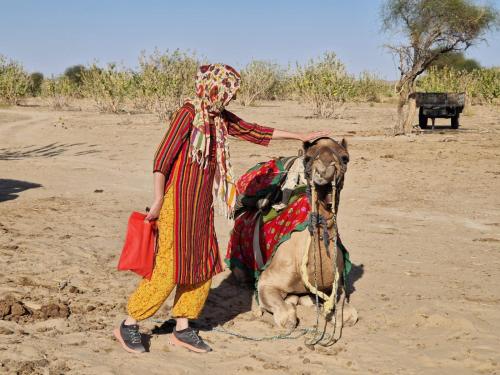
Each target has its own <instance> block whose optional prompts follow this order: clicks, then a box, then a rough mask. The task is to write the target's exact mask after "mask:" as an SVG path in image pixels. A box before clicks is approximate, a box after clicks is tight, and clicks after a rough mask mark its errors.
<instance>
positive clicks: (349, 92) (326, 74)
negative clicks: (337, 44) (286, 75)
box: [294, 52, 356, 117]
mask: <svg viewBox="0 0 500 375" xmlns="http://www.w3.org/2000/svg"><path fill="white" fill-rule="evenodd" d="M294 88H295V91H296V93H297V95H298V97H299V99H301V100H303V101H305V102H307V103H310V104H311V105H312V106H313V108H314V114H315V115H317V116H320V117H336V116H338V114H339V113H338V111H339V109H340V108H341V107H342V106H343V104H344V103H345V102H346V101H348V100H351V99H353V98H354V97H355V92H356V87H355V80H354V78H353V77H351V76H349V75H348V74H347V72H346V69H345V66H344V64H343V63H342V62H340V60H339V59H338V58H337V56H336V55H335V54H334V53H333V52H327V53H325V55H324V56H323V57H322V58H320V59H317V60H311V61H309V63H307V64H306V65H304V66H301V65H297V73H296V75H295V77H294Z"/></svg>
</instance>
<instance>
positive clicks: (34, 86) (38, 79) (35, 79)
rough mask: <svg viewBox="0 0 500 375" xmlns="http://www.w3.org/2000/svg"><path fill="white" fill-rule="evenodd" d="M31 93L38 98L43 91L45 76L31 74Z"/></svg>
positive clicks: (36, 73)
mask: <svg viewBox="0 0 500 375" xmlns="http://www.w3.org/2000/svg"><path fill="white" fill-rule="evenodd" d="M30 81H31V84H30V91H31V95H33V96H38V95H40V93H41V91H42V83H43V74H42V73H40V72H34V73H31V74H30Z"/></svg>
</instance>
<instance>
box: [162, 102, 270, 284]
mask: <svg viewBox="0 0 500 375" xmlns="http://www.w3.org/2000/svg"><path fill="white" fill-rule="evenodd" d="M194 115H195V111H194V107H193V106H192V105H191V104H185V105H184V106H182V107H181V108H180V109H179V110H178V111H177V112H176V113H175V115H174V117H173V120H172V122H171V124H170V127H169V129H168V130H167V132H166V134H165V136H164V138H163V140H162V142H161V143H160V145H159V147H158V149H157V151H156V154H155V159H154V172H161V173H163V174H164V175H165V176H166V183H165V191H167V190H168V189H174V197H175V202H174V210H175V211H174V215H175V218H174V247H175V249H174V251H175V257H174V258H175V260H174V261H175V265H174V273H175V274H174V277H175V281H176V283H178V284H190V285H192V284H197V283H200V282H203V281H206V280H208V279H210V278H211V277H213V276H214V275H215V274H217V273H219V272H221V271H222V262H221V259H220V255H219V247H218V244H217V238H216V233H215V228H214V210H213V207H212V202H213V196H212V186H213V182H214V176H215V171H216V168H217V162H216V148H215V126H213V127H211V129H210V155H209V158H208V160H209V161H208V166H207V167H206V168H205V169H203V168H200V166H199V164H197V163H193V161H192V159H191V156H190V150H189V148H190V147H189V146H190V145H189V143H190V142H189V141H190V132H191V126H192V121H193V119H194ZM221 115H222V116H224V117H225V119H226V120H227V121H228V124H229V125H228V134H229V135H232V136H235V137H238V138H241V139H244V140H247V141H249V142H252V143H256V144H259V145H263V146H267V145H268V144H269V141H270V140H271V139H272V136H273V131H274V129H273V128H269V127H266V126H261V125H256V124H250V123H247V122H245V121H243V120H242V119H240V118H239V117H238V116H236V115H235V114H233V113H231V112H229V111H224V112H222V114H221Z"/></svg>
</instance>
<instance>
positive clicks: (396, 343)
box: [0, 102, 500, 375]
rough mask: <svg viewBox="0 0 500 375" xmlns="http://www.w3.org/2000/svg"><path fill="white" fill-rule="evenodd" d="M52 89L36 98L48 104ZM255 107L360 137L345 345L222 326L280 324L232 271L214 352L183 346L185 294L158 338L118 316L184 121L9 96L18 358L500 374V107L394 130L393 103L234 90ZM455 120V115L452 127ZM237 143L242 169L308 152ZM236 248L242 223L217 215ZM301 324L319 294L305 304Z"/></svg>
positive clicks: (100, 365)
mask: <svg viewBox="0 0 500 375" xmlns="http://www.w3.org/2000/svg"><path fill="white" fill-rule="evenodd" d="M35 104H36V103H35ZM232 110H233V111H234V112H235V113H237V114H238V115H240V116H241V117H243V118H244V119H246V120H248V121H253V122H257V123H262V124H265V125H269V126H274V127H277V128H281V129H288V130H296V131H306V130H320V129H327V130H329V131H331V134H332V136H333V137H334V138H336V139H341V138H342V137H345V138H346V139H347V141H348V142H349V151H350V154H351V162H350V164H349V168H348V171H347V175H346V183H345V187H344V190H343V193H342V200H341V204H340V211H339V226H340V233H341V235H342V239H343V242H344V243H345V245H346V246H347V248H348V249H349V250H350V254H351V259H352V261H353V263H354V269H353V272H352V275H351V284H352V285H351V288H352V290H353V292H352V295H351V303H352V304H353V305H354V306H355V307H356V308H357V310H358V313H359V317H360V319H359V322H358V323H357V325H355V326H354V327H350V328H346V329H345V330H344V332H343V337H342V339H341V341H340V342H338V343H337V344H335V345H334V346H332V347H330V348H322V347H316V349H315V350H311V349H309V348H308V347H306V346H305V345H304V340H303V338H300V339H297V340H282V341H272V342H250V341H245V340H242V339H239V338H235V337H230V336H227V335H223V334H221V333H219V332H214V331H210V328H211V327H216V326H217V325H223V326H224V327H226V328H228V329H231V330H235V331H238V332H242V333H245V334H252V335H258V336H267V335H274V334H276V333H278V332H280V330H279V329H277V328H275V327H274V326H273V324H272V318H271V317H270V316H269V315H265V316H264V317H263V318H258V317H256V316H255V315H254V314H253V313H252V311H251V298H252V297H251V296H252V292H251V290H249V289H248V288H247V287H243V286H239V285H237V284H236V283H234V282H233V281H232V279H231V278H230V277H229V271H227V270H226V271H225V272H224V273H222V274H220V275H218V276H217V277H216V278H215V282H214V285H213V289H212V291H211V294H210V297H209V301H208V303H207V306H206V308H205V311H204V314H203V317H202V319H200V320H199V321H198V322H197V326H198V327H199V328H200V330H201V335H202V336H203V337H204V338H205V339H206V340H207V342H208V343H209V344H210V345H211V346H212V347H213V348H214V352H212V353H209V354H205V355H199V354H195V353H190V352H188V351H186V350H185V349H182V348H177V347H172V346H171V345H169V343H168V332H169V329H170V328H171V326H169V324H162V323H163V322H165V321H167V320H168V319H169V307H170V306H171V301H167V303H166V305H165V306H164V307H163V308H162V309H161V310H160V312H159V313H158V314H157V315H156V316H155V317H154V318H152V319H149V320H147V321H145V322H143V324H142V330H143V332H144V333H145V334H150V335H151V341H150V352H149V353H146V354H144V355H131V354H128V353H126V352H125V351H123V349H122V348H121V346H120V345H119V344H118V343H117V342H116V341H115V339H114V338H113V335H112V329H113V328H114V327H115V326H116V325H118V324H119V323H120V321H121V319H122V318H123V317H124V315H125V304H126V301H127V297H128V295H129V294H130V293H131V292H132V291H133V289H134V287H135V285H136V284H137V283H138V281H139V279H138V277H137V276H136V275H134V274H133V273H130V272H118V271H116V264H117V261H118V258H119V255H120V251H121V246H122V244H123V240H124V236H125V230H126V225H127V218H128V216H129V214H130V213H131V212H132V211H134V210H144V208H145V207H146V206H148V205H149V204H150V203H151V199H152V173H151V169H152V158H153V154H154V151H155V149H156V146H157V144H158V142H159V141H160V138H161V136H162V135H163V132H164V131H165V129H166V127H167V126H168V124H165V123H160V122H159V121H158V120H157V119H156V117H155V116H154V115H149V114H132V115H128V114H123V115H111V114H99V113H97V112H95V111H94V110H91V109H87V108H86V107H85V108H84V109H83V110H65V111H55V110H51V109H49V108H48V107H45V106H36V105H34V106H25V107H10V108H1V109H0V140H1V141H0V264H1V268H0V318H1V319H0V362H1V365H0V373H8V374H10V373H12V374H15V373H18V374H99V375H104V374H234V373H242V374H247V373H248V374H252V373H259V374H280V373H282V374H351V373H360V374H368V373H374V374H476V373H477V374H500V333H499V332H500V287H499V285H500V111H499V109H498V107H496V108H495V107H486V106H484V107H483V106H474V107H472V109H471V110H469V113H468V115H467V116H463V117H462V118H461V127H460V129H458V130H457V131H452V130H451V129H449V127H447V126H444V124H446V125H448V121H445V120H438V122H437V124H438V127H437V129H435V130H434V131H425V132H423V133H422V134H418V135H411V136H403V137H395V138H394V137H390V136H388V135H387V134H388V132H389V130H390V128H391V126H392V123H393V121H394V118H395V108H394V105H392V104H383V103H381V104H375V105H368V104H350V105H348V106H347V108H346V110H345V111H344V112H343V113H342V116H341V117H340V118H338V119H317V118H313V117H310V116H309V115H310V113H311V111H310V110H309V109H308V108H307V107H305V106H303V105H300V104H297V103H294V102H266V103H261V105H259V106H256V107H240V106H238V105H232ZM441 125H443V126H441ZM299 147H300V144H299V143H298V142H294V141H273V142H272V143H271V145H270V146H269V147H268V148H264V147H260V146H255V145H252V144H249V143H245V142H243V141H239V140H236V139H234V140H232V141H231V152H232V162H233V166H234V169H235V172H236V174H237V175H241V174H242V173H243V172H244V171H245V170H246V169H247V168H249V167H251V166H253V165H254V164H255V163H256V162H258V161H263V160H268V159H269V158H271V157H273V156H279V155H292V154H295V153H296V152H297V150H298V148H299ZM216 225H217V231H218V238H219V244H220V249H221V253H222V255H224V254H225V251H226V245H227V241H228V237H229V231H230V223H228V222H227V221H226V220H225V219H223V218H222V217H221V216H217V219H216ZM299 317H300V319H301V323H300V326H301V327H303V326H311V325H312V324H313V322H314V309H312V308H305V307H300V309H299Z"/></svg>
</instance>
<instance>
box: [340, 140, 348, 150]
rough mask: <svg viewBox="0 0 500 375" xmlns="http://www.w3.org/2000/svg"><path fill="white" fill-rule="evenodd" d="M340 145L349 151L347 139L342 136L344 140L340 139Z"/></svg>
mask: <svg viewBox="0 0 500 375" xmlns="http://www.w3.org/2000/svg"><path fill="white" fill-rule="evenodd" d="M340 145H341V146H342V147H344V149H345V150H346V151H347V141H346V140H345V138H342V140H341V141H340Z"/></svg>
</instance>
